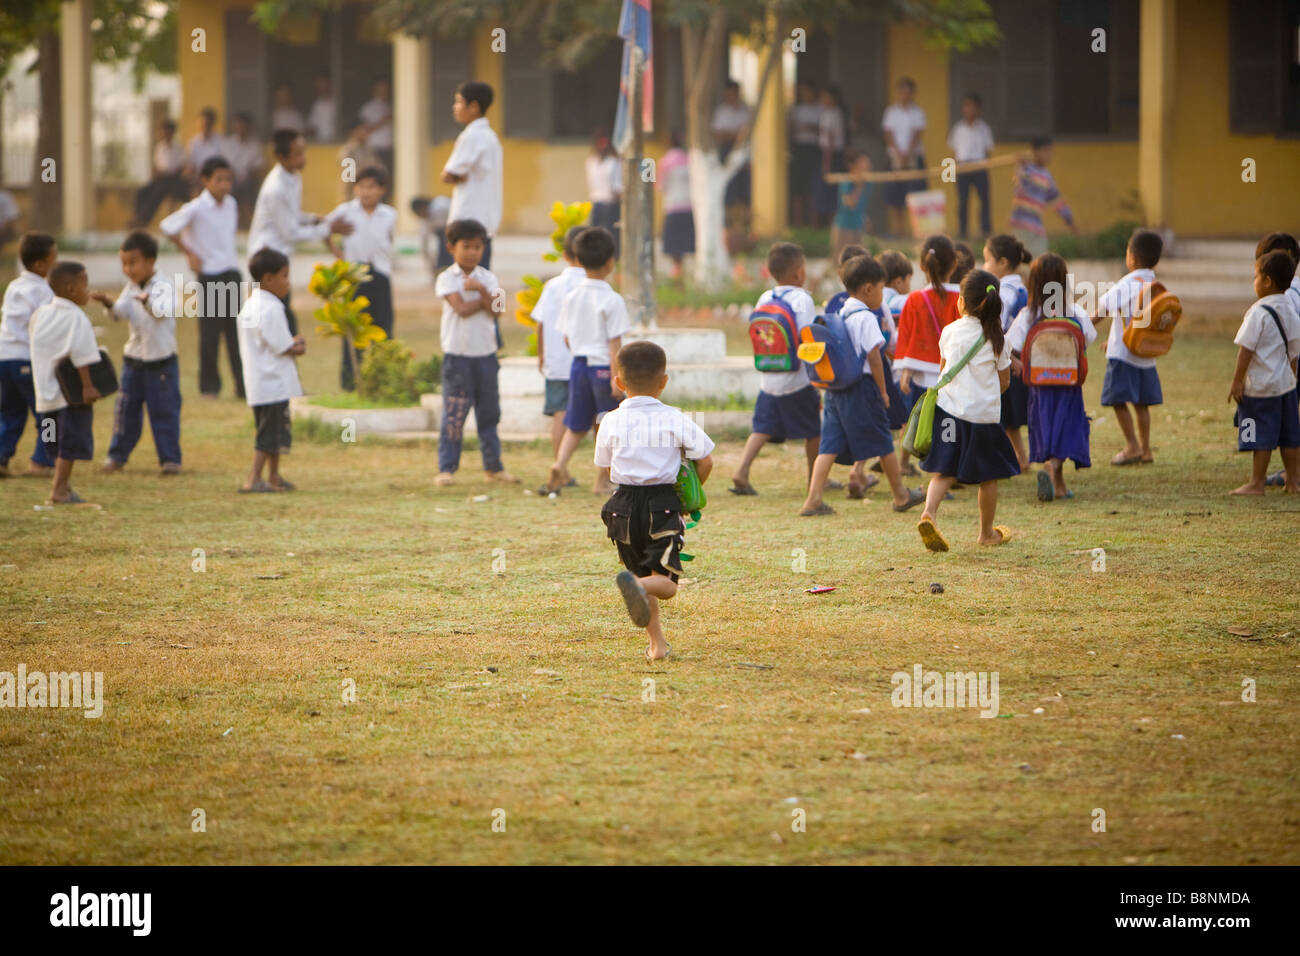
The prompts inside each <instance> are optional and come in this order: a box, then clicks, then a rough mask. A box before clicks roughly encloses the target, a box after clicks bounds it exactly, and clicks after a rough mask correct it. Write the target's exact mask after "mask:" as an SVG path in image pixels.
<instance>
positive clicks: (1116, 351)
mask: <svg viewBox="0 0 1300 956" xmlns="http://www.w3.org/2000/svg"><path fill="white" fill-rule="evenodd" d="M1155 279H1156V274H1155V273H1154V272H1153V271H1151V270H1150V269H1134V270H1133V271H1132V272H1130V273H1129V274H1128V275H1126V276H1125V277H1124V278H1122V279H1120V280H1119V282H1117V283H1116V284H1115V285H1114V286H1112V287H1111V288H1110V289H1109V290H1107V292H1106V294H1105V295H1103V296H1102V297H1101V299H1100V300H1099V301H1098V302H1097V318H1101V317H1102V316H1106V315H1108V316H1111V320H1110V332H1109V333H1107V335H1106V358H1107V359H1108V360H1109V359H1119V360H1120V361H1121V362H1126V363H1128V364H1129V365H1132V366H1133V367H1134V368H1155V367H1156V360H1155V359H1153V358H1143V357H1142V356H1140V355H1134V354H1133V353H1132V352H1130V351H1129V350H1128V348H1127V346H1125V345H1124V329H1125V328H1126V327H1127V325H1128V323H1130V322H1132V321H1133V309H1134V307H1135V306H1136V305H1137V300H1138V295H1139V293H1141V291H1142V285H1143V283H1146V282H1154V281H1155Z"/></svg>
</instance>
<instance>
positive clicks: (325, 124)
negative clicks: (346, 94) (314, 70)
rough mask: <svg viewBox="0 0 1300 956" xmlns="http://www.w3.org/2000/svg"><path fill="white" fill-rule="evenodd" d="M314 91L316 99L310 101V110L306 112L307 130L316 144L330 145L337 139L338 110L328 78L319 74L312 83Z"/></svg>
mask: <svg viewBox="0 0 1300 956" xmlns="http://www.w3.org/2000/svg"><path fill="white" fill-rule="evenodd" d="M312 85H313V86H314V87H315V89H316V98H315V99H314V100H312V104H311V109H310V110H308V111H307V129H306V132H309V133H311V138H312V140H313V141H315V142H317V143H332V142H334V141H335V140H336V139H338V138H339V137H338V109H337V108H336V107H335V105H334V94H333V93H332V92H331V91H330V78H329V77H328V76H325V75H324V74H321V75H320V76H317V77H316V79H315V80H313V81H312Z"/></svg>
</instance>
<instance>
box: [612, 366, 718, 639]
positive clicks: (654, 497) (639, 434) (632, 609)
mask: <svg viewBox="0 0 1300 956" xmlns="http://www.w3.org/2000/svg"><path fill="white" fill-rule="evenodd" d="M615 364H616V367H617V375H616V376H615V379H614V384H615V385H616V387H618V388H619V389H621V390H622V391H623V392H625V393H626V394H627V398H625V399H624V400H623V401H622V402H621V403H620V404H619V406H618V408H616V409H614V410H613V411H611V412H610V413H609V414H608V415H606V416H605V418H604V421H603V423H602V424H601V427H600V431H599V432H598V433H597V434H596V465H597V467H599V468H608V469H609V475H610V478H611V479H612V480H613V482H614V485H615V491H614V494H613V495H612V496H611V497H610V499H609V500H608V501H607V502H605V507H604V508H602V509H601V512H600V517H601V520H602V521H604V522H605V527H606V529H607V534H608V535H609V538H610V540H612V541H613V542H614V544H615V545H617V546H618V556H619V559H620V560H621V561H622V562H623V566H624V567H625V568H627V570H626V571H620V572H619V573H618V576H617V577H616V578H615V582H616V583H617V585H618V589H619V591H620V592H622V595H623V601H624V603H625V604H626V605H627V612H628V615H629V616H630V617H631V618H632V623H633V624H635V625H636V626H637V627H644V628H645V629H646V634H647V635H649V637H650V644H649V646H648V647H646V649H645V656H646V660H648V661H657V660H663V659H664V658H665V657H667V656H668V655H669V654H670V653H672V649H671V648H670V647H669V646H668V641H667V640H666V639H665V637H664V628H663V622H662V621H661V619H660V617H659V602H660V601H667V600H668V599H669V598H671V597H672V596H673V595H675V594H676V593H677V577H678V575H679V574H680V573H681V570H682V562H681V550H682V545H683V544H684V543H685V542H684V538H683V535H684V533H685V530H686V525H685V522H684V521H683V520H682V514H681V511H682V503H681V499H680V498H678V497H677V490H676V488H675V484H676V481H677V473H678V472H679V471H680V470H681V465H682V455H685V456H686V457H687V458H690V459H691V460H693V461H694V462H695V467H696V470H697V472H698V473H699V476H700V481H701V482H704V481H707V480H708V477H709V472H711V471H712V470H713V458H712V456H711V453H712V451H713V440H712V439H710V438H709V436H708V435H706V434H704V431H703V430H702V429H700V428H699V427H698V426H697V425H696V424H695V423H694V422H693V421H691V420H690V419H689V418H687V417H686V416H685V415H683V414H682V411H681V409H679V408H672V407H670V406H668V405H665V404H663V402H661V401H659V396H660V395H661V394H662V393H663V390H664V386H665V385H667V384H668V372H667V367H668V360H667V357H666V356H665V355H664V350H663V349H662V348H660V347H659V346H658V345H655V344H654V343H653V342H645V341H639V342H632V343H630V344H628V345H626V346H624V347H623V348H622V349H620V350H619V352H618V355H617V358H616V360H615Z"/></svg>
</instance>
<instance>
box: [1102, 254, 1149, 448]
mask: <svg viewBox="0 0 1300 956" xmlns="http://www.w3.org/2000/svg"><path fill="white" fill-rule="evenodd" d="M1163 251H1164V240H1163V239H1161V238H1160V233H1158V232H1155V231H1153V230H1151V229H1138V230H1136V231H1135V232H1134V233H1133V235H1132V236H1131V237H1130V238H1129V241H1128V250H1127V251H1126V252H1125V254H1124V265H1125V267H1126V268H1127V269H1128V270H1129V271H1128V274H1127V275H1126V276H1124V278H1122V279H1120V280H1119V282H1117V283H1116V284H1115V285H1114V286H1113V287H1112V288H1111V289H1110V290H1109V291H1107V293H1106V294H1105V295H1103V296H1102V297H1101V299H1100V300H1099V301H1098V303H1097V316H1096V320H1100V319H1102V318H1105V317H1106V316H1110V319H1111V323H1110V332H1109V334H1108V335H1107V336H1106V341H1105V343H1103V344H1102V347H1101V348H1102V351H1103V352H1105V353H1106V378H1105V380H1104V381H1103V383H1102V386H1101V404H1102V405H1105V406H1109V407H1111V408H1114V409H1115V421H1117V422H1118V423H1119V427H1120V430H1121V431H1122V432H1123V433H1124V450H1123V451H1121V452H1119V453H1118V454H1116V455H1115V457H1114V458H1112V459H1111V460H1110V463H1111V464H1112V465H1136V464H1139V463H1140V464H1144V465H1149V464H1151V462H1153V461H1155V456H1154V455H1152V453H1151V406H1152V405H1160V404H1162V403H1163V402H1164V393H1163V392H1162V391H1161V388H1160V376H1159V375H1158V374H1157V373H1156V360H1155V359H1153V358H1144V357H1143V356H1141V355H1134V354H1133V353H1132V352H1130V351H1129V349H1128V347H1127V346H1126V345H1125V344H1124V330H1125V329H1126V328H1127V327H1128V326H1129V324H1130V323H1131V322H1132V321H1133V319H1134V317H1135V315H1136V313H1137V309H1138V302H1139V298H1140V296H1141V293H1142V288H1143V287H1144V286H1146V285H1148V284H1150V283H1152V282H1155V281H1156V274H1155V267H1156V264H1157V263H1158V262H1159V261H1160V255H1161V253H1162V252H1163ZM1096 320H1094V322H1095V321H1096ZM1130 404H1131V405H1132V406H1133V414H1131V415H1130V414H1129V410H1128V406H1129V405H1130ZM1134 418H1136V419H1137V428H1136V430H1135V429H1134V427H1133V420H1134Z"/></svg>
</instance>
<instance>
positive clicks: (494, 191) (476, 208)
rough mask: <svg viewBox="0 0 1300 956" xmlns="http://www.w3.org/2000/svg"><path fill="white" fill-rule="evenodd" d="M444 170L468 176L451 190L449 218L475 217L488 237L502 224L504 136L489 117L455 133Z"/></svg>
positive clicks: (452, 220)
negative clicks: (502, 155)
mask: <svg viewBox="0 0 1300 956" xmlns="http://www.w3.org/2000/svg"><path fill="white" fill-rule="evenodd" d="M442 169H443V172H447V173H452V174H453V175H455V176H465V177H466V179H465V181H464V182H461V183H457V184H456V186H455V188H454V189H452V191H451V211H450V212H449V213H448V214H447V221H448V222H455V221H456V220H457V219H476V220H478V221H479V222H481V223H482V224H483V228H484V229H486V230H487V234H488V236H489V237H491V236H494V235H496V231H497V229H498V228H500V226H501V169H502V165H501V140H499V139H497V134H496V133H494V132H493V131H492V127H491V126H490V125H489V124H488V121H487V117H485V116H480V117H479V118H478V119H476V120H474V121H473V122H472V123H470V124H469V125H468V126H466V127H465V128H464V129H463V130H461V131H460V135H459V136H457V137H456V145H455V146H454V147H453V148H452V151H451V157H450V158H449V159H448V160H447V165H445V166H444V167H443V168H442Z"/></svg>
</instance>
